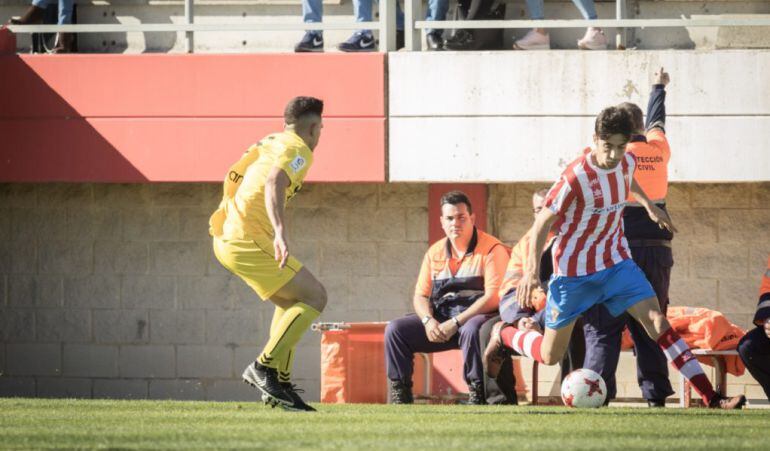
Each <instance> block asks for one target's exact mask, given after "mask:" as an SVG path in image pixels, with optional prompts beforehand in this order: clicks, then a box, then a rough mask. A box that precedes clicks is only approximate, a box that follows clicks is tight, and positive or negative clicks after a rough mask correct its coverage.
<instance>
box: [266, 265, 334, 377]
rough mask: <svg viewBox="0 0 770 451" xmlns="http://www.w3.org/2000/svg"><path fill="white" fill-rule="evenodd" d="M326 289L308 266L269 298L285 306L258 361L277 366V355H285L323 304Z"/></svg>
mask: <svg viewBox="0 0 770 451" xmlns="http://www.w3.org/2000/svg"><path fill="white" fill-rule="evenodd" d="M326 299H327V298H326V289H325V288H324V286H323V285H322V284H321V282H319V281H318V279H316V278H315V276H313V274H312V273H311V272H310V271H309V270H308V269H307V268H304V267H303V268H301V269H300V270H299V272H298V273H297V274H296V275H295V276H294V278H292V279H291V280H290V281H289V282H288V283H287V284H286V285H284V286H283V287H281V288H280V289H278V291H277V292H276V293H275V295H273V296H271V297H270V301H271V302H273V303H274V304H275V305H276V306H278V307H280V308H282V309H284V310H285V312H284V314H283V315H281V318H280V319H279V320H278V322H277V324H276V326H275V333H274V334H272V333H271V334H270V339H269V340H268V342H267V345H265V347H264V349H263V350H262V353H261V354H260V355H259V357H258V358H257V362H259V363H260V364H261V365H263V366H266V367H269V368H277V367H278V366H277V361H276V356H286V355H288V354H289V352H290V351H291V350H292V349H293V348H294V347H295V346H296V344H297V342H299V340H300V338H302V335H303V334H304V333H305V331H307V330H308V329H309V328H310V325H311V324H312V323H313V321H314V320H315V319H316V318H318V316H319V315H320V314H321V312H322V311H323V309H324V307H326Z"/></svg>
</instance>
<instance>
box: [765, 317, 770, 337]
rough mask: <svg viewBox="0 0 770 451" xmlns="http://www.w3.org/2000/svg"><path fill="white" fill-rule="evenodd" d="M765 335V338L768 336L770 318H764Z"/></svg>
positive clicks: (769, 334) (769, 332) (769, 335)
mask: <svg viewBox="0 0 770 451" xmlns="http://www.w3.org/2000/svg"><path fill="white" fill-rule="evenodd" d="M765 335H767V338H770V318H767V319H766V320H765Z"/></svg>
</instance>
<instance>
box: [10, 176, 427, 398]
mask: <svg viewBox="0 0 770 451" xmlns="http://www.w3.org/2000/svg"><path fill="white" fill-rule="evenodd" d="M220 197H221V186H220V185H219V184H153V185H149V184H146V185H118V184H112V185H108V184H40V185H32V184H26V185H25V184H5V185H0V373H1V374H2V376H0V396H7V395H16V396H45V397H115V398H153V399H156V398H181V399H212V400H236V399H238V400H249V399H255V394H254V393H253V392H252V391H250V390H249V389H248V387H247V386H246V385H244V384H243V383H242V382H241V381H240V373H241V370H242V369H243V367H245V366H246V364H247V363H248V362H249V361H252V360H253V359H254V358H255V357H256V354H257V353H258V351H259V347H260V346H262V345H263V344H264V342H265V341H266V339H267V332H268V330H269V326H270V321H271V318H272V309H271V308H270V307H269V306H268V305H267V304H264V303H262V302H261V301H260V300H259V298H257V296H256V295H255V294H254V293H253V292H252V291H251V290H250V289H249V288H248V287H247V286H246V285H245V284H243V283H242V282H241V281H240V280H238V279H236V278H235V277H233V276H232V275H230V274H229V273H228V272H227V271H226V270H224V269H223V268H222V267H221V266H220V265H219V263H218V262H217V261H216V260H215V258H214V257H213V254H212V252H211V249H210V238H209V237H208V232H207V230H208V225H207V224H208V216H209V214H210V213H211V212H212V211H213V209H214V208H215V207H216V206H217V204H218V202H219V199H220ZM427 198H428V194H427V186H426V185H406V184H402V185H385V184H370V185H364V184H355V185H354V184H329V185H324V184H310V185H307V186H305V187H304V189H303V190H302V194H301V195H300V196H297V197H296V198H295V200H294V201H293V202H292V204H291V206H290V208H289V210H288V218H289V221H290V224H291V225H290V230H291V232H290V233H291V236H292V239H291V241H290V244H291V246H292V251H293V252H294V254H295V255H297V256H298V257H299V258H300V259H301V260H302V261H303V262H304V263H305V264H306V265H307V266H308V268H310V269H311V271H313V273H315V274H316V275H318V276H319V278H320V280H321V281H322V282H323V283H324V284H325V285H326V286H327V287H328V290H329V295H330V303H329V306H328V309H327V311H326V312H324V314H323V316H322V317H321V319H322V320H323V321H378V320H386V319H389V318H392V317H396V316H398V315H402V314H404V313H406V312H407V311H409V309H410V305H411V293H412V290H413V287H414V282H415V280H416V274H417V270H418V268H419V264H420V261H421V258H422V253H423V252H424V251H425V249H426V247H427V239H428V226H427V221H428V218H427ZM319 343H320V336H319V335H318V334H315V333H308V334H307V335H306V336H305V337H304V339H303V340H302V342H301V343H300V345H299V348H298V354H297V357H296V361H295V362H296V363H295V373H294V374H295V378H296V381H297V383H298V384H299V385H300V386H302V387H303V388H305V390H307V393H308V397H309V398H310V399H318V398H319V389H320V353H319Z"/></svg>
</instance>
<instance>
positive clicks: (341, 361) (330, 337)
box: [320, 322, 425, 404]
mask: <svg viewBox="0 0 770 451" xmlns="http://www.w3.org/2000/svg"><path fill="white" fill-rule="evenodd" d="M387 324H388V323H387V322H376V323H335V324H329V323H326V324H324V323H321V324H320V331H321V332H322V334H323V336H322V337H321V402H326V403H379V404H384V403H386V402H387V400H388V383H387V376H386V374H385V345H384V335H385V326H387ZM325 327H331V329H329V330H324V328H325ZM414 369H415V371H414V374H415V377H414V393H415V394H417V393H422V392H423V391H424V389H425V382H424V380H423V378H422V377H420V376H421V375H422V374H425V364H424V363H423V361H422V359H421V358H419V357H418V358H416V359H415V368H414Z"/></svg>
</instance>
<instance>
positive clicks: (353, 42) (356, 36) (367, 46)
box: [337, 31, 377, 52]
mask: <svg viewBox="0 0 770 451" xmlns="http://www.w3.org/2000/svg"><path fill="white" fill-rule="evenodd" d="M337 48H338V49H340V51H342V52H376V51H377V43H376V42H375V41H374V35H372V32H371V31H356V32H355V33H353V36H351V37H349V38H348V40H347V41H345V42H343V43H342V44H340V45H338V46H337Z"/></svg>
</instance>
